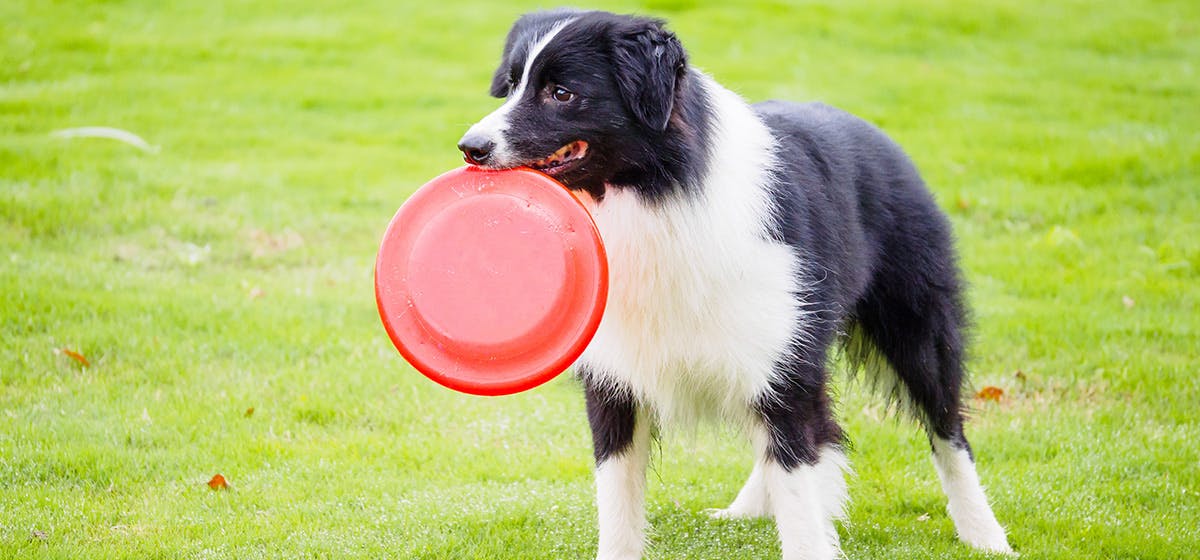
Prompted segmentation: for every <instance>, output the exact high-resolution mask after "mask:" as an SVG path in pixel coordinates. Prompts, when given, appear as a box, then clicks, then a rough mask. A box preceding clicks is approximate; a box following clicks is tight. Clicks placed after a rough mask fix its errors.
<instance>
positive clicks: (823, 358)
mask: <svg viewBox="0 0 1200 560" xmlns="http://www.w3.org/2000/svg"><path fill="white" fill-rule="evenodd" d="M491 94H492V95H493V96H495V97H497V98H501V99H503V100H504V101H503V104H502V105H501V106H500V107H499V108H498V109H496V110H495V111H494V112H492V113H491V114H489V115H487V116H486V117H484V118H483V119H482V120H480V121H479V122H478V123H476V124H475V125H473V126H471V127H470V129H469V130H468V131H467V132H466V134H465V135H464V136H463V137H462V139H461V140H460V142H459V144H458V147H459V149H460V150H461V151H462V152H463V154H464V158H465V159H466V160H467V162H468V163H472V164H475V165H479V166H482V167H486V168H497V169H502V168H512V167H519V166H527V167H532V168H534V169H537V170H540V171H542V172H543V173H546V174H547V175H550V176H552V177H554V178H555V179H557V180H558V181H560V182H562V183H563V184H564V185H566V186H567V187H568V188H570V189H572V190H574V191H576V192H577V194H579V195H580V196H579V198H581V199H582V200H584V201H585V203H586V205H587V206H588V209H589V210H590V212H591V214H592V216H593V218H594V220H595V222H596V226H597V228H598V229H599V231H600V235H601V238H602V239H603V241H604V244H605V247H606V250H607V253H608V259H609V275H610V285H609V301H608V305H607V308H606V309H605V311H604V315H603V318H602V320H601V322H600V326H599V329H598V330H597V332H596V335H595V337H594V338H593V339H592V341H591V342H590V344H589V345H588V347H587V349H586V350H585V351H584V352H583V354H582V356H581V357H580V358H579V360H578V362H577V363H576V364H575V372H576V375H577V376H578V378H579V379H580V380H581V384H582V385H583V392H584V395H585V398H586V404H587V416H588V421H589V424H590V426H591V430H592V436H593V443H594V452H595V464H596V468H595V475H596V490H597V509H598V512H599V545H598V552H597V558H598V559H599V560H630V559H637V558H641V557H642V554H643V553H644V551H645V548H646V539H645V530H646V516H645V512H644V489H645V471H646V466H647V462H648V457H649V453H650V447H651V440H652V439H653V438H654V437H655V435H656V434H657V433H658V430H659V429H660V428H666V427H670V426H677V425H680V424H688V423H692V422H695V421H698V420H700V419H704V418H716V419H719V420H725V421H729V422H733V423H735V424H736V425H738V426H740V427H742V428H743V429H744V430H745V432H746V433H747V434H748V435H749V437H750V440H751V441H752V444H753V449H754V450H755V453H756V458H755V459H756V460H755V465H754V467H753V471H752V472H751V473H750V477H749V480H747V481H746V484H745V486H744V487H743V488H742V489H741V491H740V492H738V494H737V497H736V498H735V499H734V500H733V502H732V503H731V504H730V505H729V506H728V507H727V508H724V509H720V510H713V511H712V514H713V515H714V516H716V517H720V518H743V517H758V516H764V517H772V518H774V520H775V524H776V528H777V531H778V535H779V540H780V544H781V547H782V553H783V558H784V559H785V560H799V559H805V560H807V559H826V558H833V557H836V556H838V555H840V554H841V551H840V546H839V540H838V533H837V530H836V528H835V525H834V523H835V520H837V519H839V518H843V516H844V504H845V501H846V482H845V472H844V471H846V470H847V468H848V467H847V462H846V457H845V454H844V451H843V449H842V447H843V441H844V435H843V433H842V430H841V428H840V427H839V426H838V424H837V422H836V420H835V419H834V415H833V411H832V404H831V400H830V397H829V393H828V389H827V384H828V382H829V377H830V374H829V373H828V367H829V361H830V359H831V356H833V355H835V353H836V352H838V351H840V350H841V349H843V348H844V349H846V355H848V356H850V357H852V358H856V359H855V360H851V361H852V362H854V363H857V364H866V366H870V365H871V364H875V365H876V366H877V367H875V368H873V371H876V373H875V375H876V376H877V377H876V379H878V380H879V382H880V384H882V385H884V386H885V387H889V388H890V392H891V393H892V394H893V396H894V397H895V398H897V399H899V400H900V402H902V403H905V404H907V405H910V408H911V410H912V411H913V412H914V413H915V416H916V417H917V419H918V420H919V421H920V423H921V424H922V425H923V427H924V428H925V429H926V431H927V432H928V435H929V440H930V444H931V446H932V454H933V463H934V466H935V467H936V470H937V474H938V476H939V478H940V480H941V483H942V488H943V489H944V490H945V493H946V495H947V497H948V499H949V504H948V511H949V514H950V517H951V518H952V519H953V521H954V525H955V528H956V529H957V532H958V536H959V538H960V539H961V540H963V541H964V542H966V543H967V544H969V545H971V546H973V547H975V548H978V549H982V550H986V551H997V552H1010V551H1011V548H1010V547H1009V544H1008V540H1007V537H1006V535H1005V532H1004V529H1003V528H1002V527H1001V526H1000V524H999V523H998V522H997V520H996V517H995V515H994V514H993V513H992V510H991V507H990V506H989V505H988V501H987V497H986V496H985V494H984V490H983V488H982V487H981V486H980V483H979V479H978V476H977V474H976V470H975V465H974V457H973V455H972V453H971V448H970V446H969V444H968V443H967V439H966V437H965V436H964V433H963V412H962V410H963V402H962V394H963V390H962V387H963V383H964V369H963V361H964V345H965V333H964V331H965V328H966V322H967V321H966V309H965V305H964V302H963V293H962V292H963V288H962V281H961V279H960V274H959V270H958V267H957V263H956V255H955V252H954V248H953V242H952V238H951V232H950V227H949V224H948V221H947V219H946V217H945V215H944V214H943V213H942V212H941V211H940V210H939V208H938V207H937V205H936V203H935V201H934V199H933V196H932V195H931V193H930V192H929V190H928V189H927V188H926V186H925V184H924V182H923V181H922V179H921V177H920V175H919V174H918V172H917V170H916V168H915V166H914V165H913V163H912V162H911V161H910V160H909V158H908V157H907V156H906V155H905V153H904V152H903V151H902V150H901V149H900V147H898V146H897V145H896V144H895V143H894V142H893V141H892V140H890V139H889V138H888V137H887V136H885V135H884V133H883V132H881V131H880V130H879V129H877V128H875V127H874V126H872V125H870V124H868V123H866V122H865V121H863V120H860V119H858V118H856V117H854V116H852V115H850V114H848V113H845V112H842V111H840V110H838V109H834V108H832V107H829V106H827V105H823V104H818V103H810V104H796V103H790V102H783V101H767V102H764V103H758V104H754V105H750V104H748V103H747V102H745V101H743V100H742V99H741V98H740V97H739V96H738V95H736V94H734V93H733V92H731V91H730V90H728V89H726V88H724V87H722V86H721V85H719V84H718V83H717V82H716V81H714V80H713V79H712V78H711V77H709V76H708V75H706V74H704V73H703V72H701V71H699V70H697V69H695V68H693V67H691V66H690V65H689V63H688V55H687V53H686V52H685V50H684V48H683V46H682V45H681V44H680V42H679V40H678V39H677V38H676V36H675V35H674V34H673V33H672V32H670V31H669V30H668V29H666V27H665V24H664V22H662V21H661V20H657V19H651V18H645V17H638V16H624V15H616V14H611V13H606V12H596V11H578V10H565V9H560V10H552V11H545V12H537V13H532V14H527V15H525V16H522V17H521V18H520V19H518V20H517V22H516V23H515V24H514V26H513V27H512V30H511V31H510V32H509V34H508V36H507V40H506V42H505V46H504V52H503V56H502V60H501V63H500V66H499V68H498V69H497V70H496V72H495V75H494V77H493V79H492V83H491ZM866 366H864V367H866ZM868 369H872V368H868Z"/></svg>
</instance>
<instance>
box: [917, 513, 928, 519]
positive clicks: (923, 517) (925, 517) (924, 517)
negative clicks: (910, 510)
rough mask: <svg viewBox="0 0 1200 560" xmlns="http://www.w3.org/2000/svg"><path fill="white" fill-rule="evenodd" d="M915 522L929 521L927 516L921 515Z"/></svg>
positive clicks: (925, 514)
mask: <svg viewBox="0 0 1200 560" xmlns="http://www.w3.org/2000/svg"><path fill="white" fill-rule="evenodd" d="M917 521H929V514H928V513H922V514H921V516H920V517H918V518H917Z"/></svg>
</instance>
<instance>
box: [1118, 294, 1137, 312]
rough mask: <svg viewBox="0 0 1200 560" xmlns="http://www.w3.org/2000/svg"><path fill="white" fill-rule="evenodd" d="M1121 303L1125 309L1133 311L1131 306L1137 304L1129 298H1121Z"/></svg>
mask: <svg viewBox="0 0 1200 560" xmlns="http://www.w3.org/2000/svg"><path fill="white" fill-rule="evenodd" d="M1121 303H1123V304H1125V309H1133V305H1134V304H1135V303H1137V302H1135V301H1133V298H1131V297H1129V296H1121Z"/></svg>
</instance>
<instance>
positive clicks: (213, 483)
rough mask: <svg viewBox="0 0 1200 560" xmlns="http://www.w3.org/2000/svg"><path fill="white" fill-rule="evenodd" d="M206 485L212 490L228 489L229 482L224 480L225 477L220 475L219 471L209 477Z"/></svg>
mask: <svg viewBox="0 0 1200 560" xmlns="http://www.w3.org/2000/svg"><path fill="white" fill-rule="evenodd" d="M208 487H209V488H212V489H213V490H228V489H229V482H228V481H226V480H225V477H224V476H222V475H221V473H217V474H214V475H213V477H212V478H211V479H209V481H208Z"/></svg>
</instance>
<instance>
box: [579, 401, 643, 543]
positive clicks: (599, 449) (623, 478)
mask: <svg viewBox="0 0 1200 560" xmlns="http://www.w3.org/2000/svg"><path fill="white" fill-rule="evenodd" d="M586 379H587V378H586V377H585V384H587V385H589V386H588V387H587V390H586V394H587V410H588V422H589V423H590V424H591V427H592V443H593V447H594V449H595V456H596V509H597V510H598V512H599V514H600V546H599V549H598V551H597V552H596V558H597V560H639V559H640V558H641V557H642V551H643V550H644V549H645V531H646V512H645V504H644V501H645V489H646V463H647V460H648V458H649V456H650V425H649V424H650V422H649V421H648V419H647V418H646V416H645V414H643V413H642V412H641V410H640V409H639V406H638V405H637V403H636V402H634V400H633V399H632V397H630V396H629V395H628V394H627V393H626V392H624V391H614V390H612V389H611V388H607V387H604V388H601V387H595V386H592V385H591V384H590V383H587V381H586Z"/></svg>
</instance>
